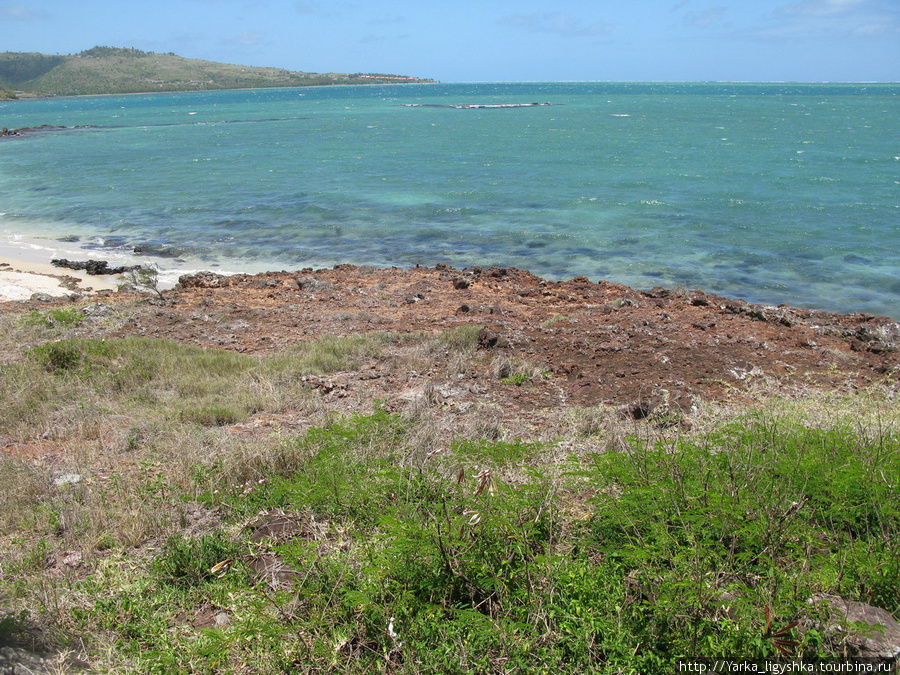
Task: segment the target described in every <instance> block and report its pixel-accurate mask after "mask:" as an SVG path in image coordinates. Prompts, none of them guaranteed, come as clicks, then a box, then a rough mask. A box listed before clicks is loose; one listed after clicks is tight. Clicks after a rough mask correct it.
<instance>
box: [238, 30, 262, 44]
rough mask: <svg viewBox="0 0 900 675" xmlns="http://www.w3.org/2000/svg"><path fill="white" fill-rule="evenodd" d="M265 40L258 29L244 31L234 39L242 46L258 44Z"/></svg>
mask: <svg viewBox="0 0 900 675" xmlns="http://www.w3.org/2000/svg"><path fill="white" fill-rule="evenodd" d="M264 40H265V36H264V35H263V34H262V33H260V32H259V31H255V30H248V31H244V32H243V33H241V34H240V35H238V36H237V38H236V39H235V43H237V44H239V45H241V46H243V47H255V46H256V45H258V44H261V43H262V42H263V41H264Z"/></svg>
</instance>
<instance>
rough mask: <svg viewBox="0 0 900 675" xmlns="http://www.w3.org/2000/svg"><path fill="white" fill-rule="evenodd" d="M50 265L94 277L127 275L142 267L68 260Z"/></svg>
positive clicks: (57, 260)
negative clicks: (111, 265) (113, 265)
mask: <svg viewBox="0 0 900 675" xmlns="http://www.w3.org/2000/svg"><path fill="white" fill-rule="evenodd" d="M50 264H51V265H54V266H55V267H64V268H66V269H70V270H84V271H85V272H87V273H88V274H91V275H94V276H99V275H101V274H125V273H126V272H130V271H131V270H135V269H138V268H139V267H140V265H132V266H131V267H125V266H122V267H110V266H109V263H108V262H107V261H106V260H67V259H66V258H54V259H53V260H51V261H50Z"/></svg>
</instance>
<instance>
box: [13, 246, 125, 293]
mask: <svg viewBox="0 0 900 675" xmlns="http://www.w3.org/2000/svg"><path fill="white" fill-rule="evenodd" d="M11 253H13V252H12V251H10V250H9V249H4V248H0V302H6V301H10V300H28V299H29V298H31V296H32V295H33V294H34V293H45V294H47V295H50V296H53V297H63V296H66V295H72V294H74V293H78V294H81V295H85V294H89V293H92V292H96V291H99V290H102V289H109V290H115V289H116V288H117V285H118V278H117V277H116V276H90V275H88V274H87V272H83V271H78V270H68V269H63V268H60V267H54V266H53V265H50V264H49V263H43V262H35V261H31V260H25V259H22V258H21V257H18V256H16V255H12V254H11ZM16 253H18V252H16ZM64 278H69V279H75V280H77V281H76V283H75V284H74V285H73V288H74V289H75V290H72V289H71V288H67V287H66V285H64V284H63V281H64Z"/></svg>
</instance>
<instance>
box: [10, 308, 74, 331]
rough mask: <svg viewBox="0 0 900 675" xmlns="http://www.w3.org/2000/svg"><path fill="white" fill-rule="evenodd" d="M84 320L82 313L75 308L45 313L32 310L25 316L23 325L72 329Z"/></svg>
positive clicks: (52, 310)
mask: <svg viewBox="0 0 900 675" xmlns="http://www.w3.org/2000/svg"><path fill="white" fill-rule="evenodd" d="M83 320H84V312H82V311H81V310H80V309H78V308H77V307H62V308H60V309H51V310H48V311H46V312H39V311H37V310H34V311H32V312H29V313H28V314H27V315H26V316H25V325H27V326H44V327H46V328H74V327H75V326H77V325H78V324H79V323H81V322H82V321H83Z"/></svg>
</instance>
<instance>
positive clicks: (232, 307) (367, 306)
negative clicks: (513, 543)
mask: <svg viewBox="0 0 900 675" xmlns="http://www.w3.org/2000/svg"><path fill="white" fill-rule="evenodd" d="M133 300H134V297H133V296H130V295H128V294H123V293H114V294H109V295H107V296H106V297H104V298H102V302H103V303H106V304H113V305H114V304H118V303H123V302H128V301H131V302H133ZM62 302H65V301H62ZM153 303H154V304H153V305H144V309H142V310H140V311H138V312H136V313H135V314H134V316H133V318H132V319H131V321H130V322H129V323H128V324H127V325H126V326H124V327H122V328H120V329H119V331H118V335H142V336H148V337H159V338H168V339H172V340H176V341H178V342H183V343H189V344H195V345H200V346H204V347H213V348H222V349H228V350H233V351H239V352H250V353H254V352H271V351H274V350H277V349H281V348H284V347H286V346H288V345H290V344H292V343H296V342H298V341H310V340H313V339H316V338H318V337H320V336H322V335H350V334H359V333H365V332H370V331H385V332H394V333H414V332H426V333H437V332H442V331H446V330H448V329H452V328H455V327H458V326H464V325H475V326H478V327H480V328H481V329H482V332H481V340H482V346H483V347H484V348H485V349H490V350H493V351H494V352H495V353H496V354H498V355H506V356H507V357H508V358H509V359H511V360H514V361H515V362H517V363H519V364H527V367H525V370H529V369H530V372H531V373H532V374H542V376H540V377H531V378H530V386H528V387H513V388H512V389H513V390H514V391H513V392H511V393H510V392H509V388H507V389H506V390H505V391H506V393H505V395H504V396H505V397H511V398H512V401H511V402H510V404H511V405H514V407H515V408H517V409H522V408H529V407H538V408H543V407H548V406H553V407H555V406H559V405H560V404H562V405H567V404H572V405H579V406H585V405H593V404H601V403H607V404H613V405H618V406H626V407H628V409H629V410H630V413H631V414H632V415H633V416H634V417H635V418H643V417H648V416H650V415H653V414H657V413H659V412H660V411H663V410H670V409H671V410H675V409H678V410H681V411H684V412H687V411H689V410H690V409H691V407H692V406H694V405H695V403H696V402H697V401H698V400H725V399H729V398H733V397H735V396H740V394H741V392H744V391H747V390H748V389H749V388H752V387H754V386H757V385H759V384H760V383H762V382H766V383H767V386H772V387H775V388H776V389H781V390H784V391H792V390H795V391H804V390H808V389H810V388H828V389H833V388H839V389H842V390H848V391H850V390H854V389H858V388H862V387H867V386H869V385H872V384H873V383H878V382H885V383H890V385H891V386H895V385H896V384H897V383H898V381H900V326H898V324H897V323H896V322H895V321H893V320H892V319H890V318H887V317H879V316H873V315H869V314H848V315H839V314H832V313H828V312H822V311H815V310H803V309H795V308H791V307H787V306H778V307H774V306H765V305H756V304H751V303H747V302H744V301H742V300H736V299H729V298H724V297H720V296H717V295H712V294H707V293H703V292H701V291H697V290H687V289H679V288H674V289H673V288H661V287H660V288H654V289H652V290H647V291H638V290H635V289H632V288H629V287H626V286H623V285H619V284H615V283H611V282H606V281H601V282H599V283H593V282H591V281H589V280H588V279H586V278H583V277H579V278H575V279H572V280H570V281H564V282H552V281H546V280H543V279H541V278H539V277H536V276H534V275H532V274H530V273H529V272H527V271H523V270H518V269H514V268H497V267H492V268H487V269H482V268H477V267H476V268H472V269H464V270H458V269H454V268H451V267H449V266H446V265H437V266H436V267H434V268H425V267H416V268H412V269H396V268H392V269H373V268H370V267H356V266H351V265H338V266H336V267H335V268H333V269H323V270H315V271H314V270H312V269H306V270H302V271H299V272H271V273H266V274H258V275H234V276H223V275H218V274H215V273H211V272H204V273H200V274H195V275H190V276H184V277H182V278H181V281H180V283H179V284H178V285H177V286H176V287H175V288H174V289H172V290H169V291H165V293H164V299H162V300H160V299H159V298H156V299H155V300H153ZM369 375H371V374H369ZM369 375H366V374H356V375H353V376H350V375H348V376H347V377H346V378H344V379H346V380H347V381H345V382H342V383H340V384H339V385H335V386H338V387H343V388H345V389H346V388H353V387H354V386H357V383H355V382H354V380H355V378H358V377H369ZM419 375H420V376H421V378H427V373H422V374H419ZM421 378H420V379H421ZM339 379H340V378H339ZM369 379H371V378H369ZM394 384H395V385H396V386H407V385H408V384H409V382H404V383H394ZM382 385H383V386H386V387H387V388H388V389H390V384H389V383H387V382H385V383H382ZM385 393H386V394H388V395H389V394H390V392H389V391H386V392H385ZM395 393H396V392H395Z"/></svg>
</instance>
